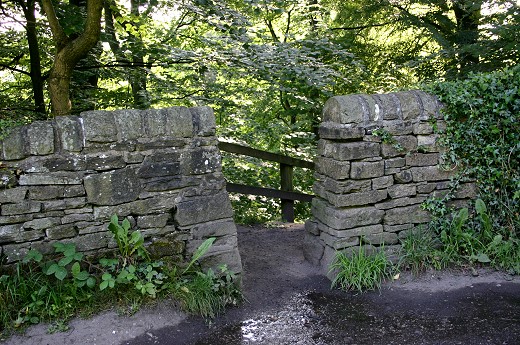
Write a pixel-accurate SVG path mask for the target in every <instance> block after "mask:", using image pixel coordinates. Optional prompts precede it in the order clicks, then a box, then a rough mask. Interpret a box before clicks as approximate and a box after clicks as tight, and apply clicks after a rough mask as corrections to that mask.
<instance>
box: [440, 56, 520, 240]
mask: <svg viewBox="0 0 520 345" xmlns="http://www.w3.org/2000/svg"><path fill="white" fill-rule="evenodd" d="M430 88H431V91H432V92H433V93H435V94H436V95H438V96H439V98H440V100H441V102H443V103H444V105H445V107H444V108H443V110H442V111H443V113H444V116H445V119H446V122H447V130H446V135H445V136H444V138H443V139H444V145H445V146H446V148H447V149H448V153H449V155H447V157H446V158H447V160H449V161H450V163H452V164H453V165H456V166H463V167H464V168H465V169H467V172H466V176H468V177H469V178H472V179H474V180H476V182H477V184H478V190H479V193H480V198H481V199H482V200H483V201H484V203H485V204H486V205H488V207H489V209H490V210H489V214H491V215H492V217H490V219H488V220H487V223H488V225H487V226H488V228H491V224H492V225H493V228H494V230H493V231H494V232H495V233H499V234H501V235H503V236H504V238H506V239H507V238H509V237H515V235H518V234H517V231H518V228H519V226H520V170H519V168H518V167H520V66H517V67H514V68H509V69H504V70H502V71H496V72H493V73H487V74H472V75H470V76H469V77H468V78H467V79H466V80H462V81H454V82H444V83H438V84H435V85H432V86H430ZM490 231H491V230H490Z"/></svg>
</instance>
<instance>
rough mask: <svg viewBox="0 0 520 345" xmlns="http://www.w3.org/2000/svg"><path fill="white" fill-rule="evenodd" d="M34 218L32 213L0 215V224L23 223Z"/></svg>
mask: <svg viewBox="0 0 520 345" xmlns="http://www.w3.org/2000/svg"><path fill="white" fill-rule="evenodd" d="M33 218H34V213H30V214H18V215H12V216H2V217H0V225H4V224H16V223H23V222H27V221H29V220H32V219H33Z"/></svg>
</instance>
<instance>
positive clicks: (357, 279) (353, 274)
mask: <svg viewBox="0 0 520 345" xmlns="http://www.w3.org/2000/svg"><path fill="white" fill-rule="evenodd" d="M393 270H394V267H393V265H392V263H391V262H390V260H389V259H388V258H387V256H386V254H385V252H384V250H383V249H381V250H379V251H377V252H376V253H375V254H371V255H368V254H367V253H366V252H365V249H364V248H363V247H362V246H361V245H360V246H359V249H358V251H357V252H356V251H354V252H352V254H348V253H345V252H337V253H336V256H335V257H334V260H333V262H332V263H331V265H330V273H333V272H335V278H334V280H333V281H332V287H338V288H340V289H342V290H345V291H358V292H363V291H366V290H375V289H376V288H377V289H379V288H380V287H381V283H382V282H383V281H384V280H385V279H387V278H390V277H391V276H392V272H393Z"/></svg>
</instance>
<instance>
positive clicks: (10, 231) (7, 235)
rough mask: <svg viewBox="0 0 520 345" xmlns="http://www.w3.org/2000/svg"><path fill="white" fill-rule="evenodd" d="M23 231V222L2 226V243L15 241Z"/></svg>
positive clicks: (0, 240)
mask: <svg viewBox="0 0 520 345" xmlns="http://www.w3.org/2000/svg"><path fill="white" fill-rule="evenodd" d="M22 232H23V227H22V224H11V225H2V226H0V243H9V242H15V241H16V240H17V239H19V238H20V236H21V233H22Z"/></svg>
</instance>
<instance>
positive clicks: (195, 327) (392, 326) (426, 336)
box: [5, 225, 520, 345]
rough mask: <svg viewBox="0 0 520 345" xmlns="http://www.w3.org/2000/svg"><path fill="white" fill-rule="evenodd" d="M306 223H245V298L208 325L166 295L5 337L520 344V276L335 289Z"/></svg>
mask: <svg viewBox="0 0 520 345" xmlns="http://www.w3.org/2000/svg"><path fill="white" fill-rule="evenodd" d="M302 238H303V229H302V226H301V225H288V226H285V227H278V228H265V227H239V248H240V251H241V255H242V260H243V264H244V270H245V274H244V293H245V295H246V297H247V299H248V301H249V302H248V303H245V304H244V305H243V306H242V307H240V308H235V309H231V310H229V311H228V312H227V313H226V314H225V315H223V316H222V317H220V318H217V319H216V320H214V322H213V323H212V324H210V325H208V324H207V323H206V322H204V320H201V319H200V318H197V317H191V316H187V315H185V314H183V313H181V312H179V311H178V310H177V309H176V308H175V307H174V306H173V305H172V304H171V303H168V302H161V303H160V304H159V305H158V306H157V307H154V308H146V309H144V310H141V311H139V312H138V313H137V314H135V315H134V316H132V317H122V316H118V315H117V314H116V313H115V312H109V313H104V314H102V315H99V316H97V317H94V318H92V319H89V320H74V321H72V322H71V323H70V325H71V329H70V330H69V331H68V332H65V333H57V334H46V329H47V326H45V325H39V326H36V327H33V328H31V329H29V330H28V331H27V332H26V334H25V335H24V336H15V337H12V338H10V339H8V340H7V341H6V342H5V343H6V344H55V345H61V344H129V345H130V344H132V345H136V344H137V345H138V344H174V345H218V344H226V345H233V344H237V345H238V344H259V345H260V344H261V345H263V344H270V345H282V344H287V345H289V344H301V345H306V344H316V345H318V344H330V345H340V344H358V345H361V344H399V345H401V344H404V345H406V344H432V345H433V344H464V345H466V344H520V278H518V277H511V276H508V275H505V274H504V273H500V272H495V271H481V272H479V273H480V275H479V276H478V277H473V276H471V274H469V273H465V272H442V273H438V272H430V273H427V274H424V275H422V276H420V277H417V278H414V277H411V276H409V275H406V274H402V275H401V278H400V279H399V280H398V281H395V282H390V283H387V284H385V286H384V287H383V288H382V289H381V291H380V292H379V291H376V292H370V293H365V294H361V295H356V294H351V293H343V292H339V291H331V290H330V282H329V281H328V280H327V279H326V278H325V277H323V276H321V275H318V274H317V272H316V270H315V269H314V268H313V267H312V266H310V265H309V264H308V263H307V262H305V260H304V258H303V253H302Z"/></svg>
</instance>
